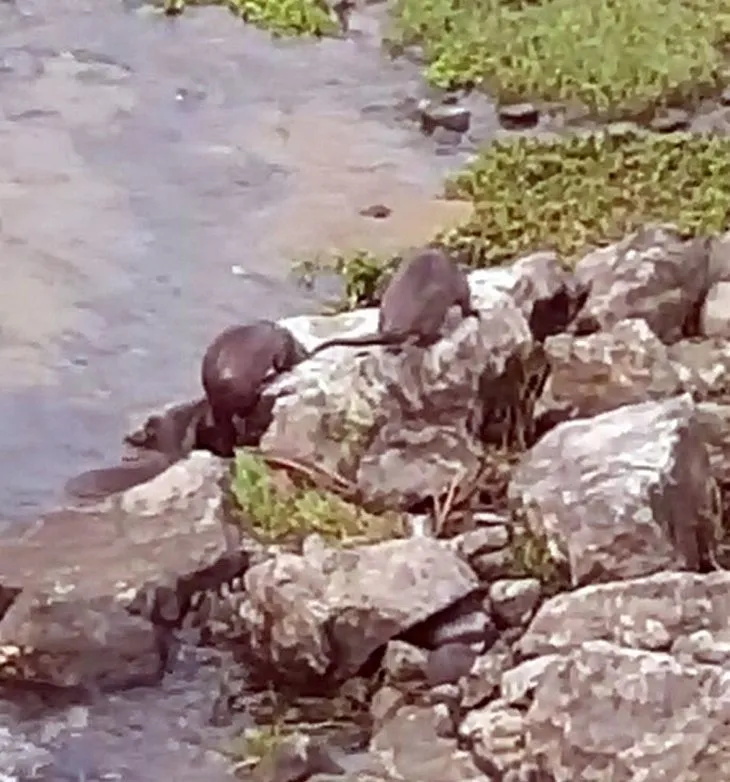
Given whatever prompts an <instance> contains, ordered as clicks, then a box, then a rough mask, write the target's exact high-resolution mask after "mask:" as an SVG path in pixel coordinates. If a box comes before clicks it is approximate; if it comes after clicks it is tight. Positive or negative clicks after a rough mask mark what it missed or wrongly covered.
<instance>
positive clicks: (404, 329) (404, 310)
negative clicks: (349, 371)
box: [312, 248, 479, 355]
mask: <svg viewBox="0 0 730 782" xmlns="http://www.w3.org/2000/svg"><path fill="white" fill-rule="evenodd" d="M454 306H457V307H459V309H460V310H461V313H462V316H463V317H465V318H466V317H468V316H469V315H474V316H476V317H479V312H478V310H476V309H474V307H473V306H472V302H471V291H470V290H469V280H468V279H467V276H466V274H465V273H464V272H463V271H462V270H461V269H460V268H459V267H458V266H457V265H456V264H455V263H454V262H453V261H452V260H451V259H450V258H449V257H448V256H447V255H446V254H445V253H444V252H443V251H441V250H437V249H435V248H427V249H425V250H421V251H420V252H419V253H417V254H416V255H414V256H413V257H412V258H411V259H410V260H408V261H405V262H404V263H403V264H402V265H401V266H400V267H399V268H398V270H397V271H396V273H395V274H394V275H393V278H392V279H391V281H390V282H389V284H388V286H387V287H386V289H385V292H384V293H383V298H382V301H381V303H380V311H379V314H378V333H377V334H373V335H367V336H364V337H351V338H348V337H342V338H336V339H331V340H328V341H327V342H323V343H322V344H321V345H319V346H318V347H317V348H315V349H314V350H313V351H312V355H314V354H315V353H319V351H320V350H325V349H326V348H328V347H334V346H335V345H343V346H344V345H349V346H353V347H354V346H364V345H394V344H401V343H404V342H406V341H408V342H413V343H415V344H418V345H421V346H423V347H427V346H429V345H432V344H433V343H434V342H436V341H437V340H438V339H439V338H440V337H441V329H442V328H443V326H444V322H445V321H446V316H447V314H448V312H449V310H450V309H451V307H454Z"/></svg>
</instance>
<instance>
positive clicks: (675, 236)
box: [571, 225, 709, 344]
mask: <svg viewBox="0 0 730 782" xmlns="http://www.w3.org/2000/svg"><path fill="white" fill-rule="evenodd" d="M575 273H576V275H577V277H578V279H579V280H580V281H581V282H583V283H584V284H586V285H589V286H590V293H589V294H588V298H587V300H586V302H585V304H584V306H583V309H582V310H581V311H580V313H579V315H578V317H577V318H576V320H575V321H574V323H573V324H572V327H571V328H572V330H573V331H574V332H575V333H576V334H579V335H584V334H590V333H593V332H594V331H599V330H600V329H604V330H608V329H610V328H611V327H612V326H613V325H615V324H616V323H618V322H619V321H621V320H625V319H627V318H643V319H644V320H645V321H646V322H647V324H648V325H649V327H650V328H651V330H652V331H653V332H654V333H655V334H656V335H657V336H658V337H659V339H660V340H661V341H662V342H664V343H666V344H671V343H672V342H676V341H677V340H678V339H680V338H681V337H683V336H691V335H692V334H693V333H696V328H697V324H696V323H694V320H695V319H696V317H697V310H698V308H699V306H700V304H701V302H702V300H703V299H704V297H705V294H706V293H707V290H708V288H709V280H708V273H709V245H708V243H707V242H706V241H705V240H701V239H693V240H690V241H685V240H683V239H682V238H681V237H680V235H679V233H678V232H677V231H676V229H675V228H674V227H672V226H658V225H648V226H645V227H644V228H642V229H640V230H639V231H637V232H636V233H635V234H632V235H631V236H629V237H627V238H626V239H624V240H623V241H621V242H619V243H618V244H615V245H612V246H610V247H605V248H601V249H599V250H596V251H594V252H592V253H590V254H589V255H587V256H586V257H584V258H582V259H581V260H580V261H579V262H578V264H577V266H576V270H575Z"/></svg>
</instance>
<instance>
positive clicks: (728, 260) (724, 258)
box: [707, 231, 730, 290]
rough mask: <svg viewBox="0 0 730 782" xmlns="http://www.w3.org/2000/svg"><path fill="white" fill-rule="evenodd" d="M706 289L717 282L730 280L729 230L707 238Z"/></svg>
mask: <svg viewBox="0 0 730 782" xmlns="http://www.w3.org/2000/svg"><path fill="white" fill-rule="evenodd" d="M709 245H710V250H709V254H710V257H709V261H708V274H707V280H708V284H707V287H708V290H709V289H710V288H711V287H712V286H713V285H716V284H717V283H718V282H727V281H728V280H730V231H726V232H725V233H722V234H720V235H719V236H712V237H711V238H710V240H709Z"/></svg>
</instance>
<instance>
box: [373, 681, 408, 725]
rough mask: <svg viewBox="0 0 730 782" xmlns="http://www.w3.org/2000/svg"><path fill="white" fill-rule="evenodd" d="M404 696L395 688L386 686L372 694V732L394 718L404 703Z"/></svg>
mask: <svg viewBox="0 0 730 782" xmlns="http://www.w3.org/2000/svg"><path fill="white" fill-rule="evenodd" d="M405 699H406V696H405V694H404V693H403V692H401V691H400V690H399V689H398V688H397V687H393V686H391V685H386V686H385V687H381V688H380V689H379V690H377V692H375V693H374V695H373V698H372V700H371V701H370V717H371V718H372V720H373V731H374V732H377V731H378V730H379V729H380V727H381V726H382V725H383V724H384V723H385V722H387V721H388V720H390V719H391V718H392V717H394V716H395V714H396V712H397V711H398V709H400V708H401V706H403V704H404V703H405Z"/></svg>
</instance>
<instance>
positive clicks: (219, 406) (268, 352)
mask: <svg viewBox="0 0 730 782" xmlns="http://www.w3.org/2000/svg"><path fill="white" fill-rule="evenodd" d="M307 357H308V354H307V352H306V350H305V349H304V347H303V346H302V345H301V344H300V343H299V342H298V341H297V340H296V339H295V337H294V335H293V334H292V333H291V332H290V331H289V330H288V329H286V328H284V327H283V326H280V325H278V324H277V323H274V322H273V321H268V320H261V321H257V322H255V323H251V324H249V325H245V326H233V327H231V328H228V329H226V330H225V331H223V332H221V333H220V334H219V335H218V336H217V337H216V338H215V339H214V340H213V342H212V343H211V344H210V346H209V347H208V349H207V350H206V352H205V355H204V356H203V363H202V368H201V379H202V382H203V388H204V389H205V394H206V397H207V399H208V402H209V403H210V411H211V415H212V419H213V426H214V430H215V436H216V438H217V440H218V445H219V448H220V450H221V452H222V454H223V455H226V456H228V455H231V454H232V453H233V447H234V445H235V444H236V437H237V433H236V427H235V424H234V418H235V417H236V416H239V417H241V418H245V417H246V416H247V415H249V414H250V413H251V412H253V410H254V409H255V407H256V405H257V404H258V401H259V399H260V397H261V392H262V391H263V389H264V388H265V386H266V385H267V383H269V382H271V381H272V380H273V379H274V378H275V377H276V376H277V375H278V374H279V373H281V372H286V371H288V370H290V369H292V367H294V366H295V365H296V364H298V363H299V362H300V361H302V360H304V359H305V358H307Z"/></svg>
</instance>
